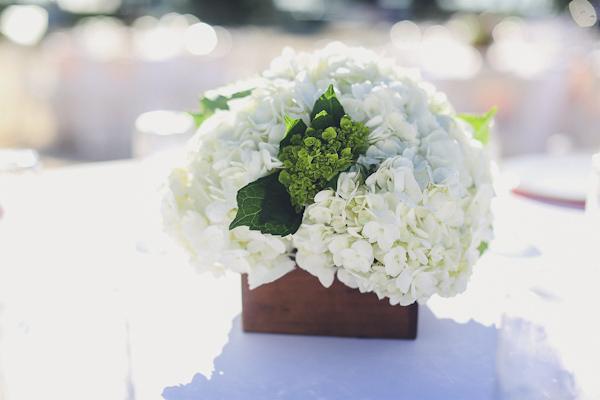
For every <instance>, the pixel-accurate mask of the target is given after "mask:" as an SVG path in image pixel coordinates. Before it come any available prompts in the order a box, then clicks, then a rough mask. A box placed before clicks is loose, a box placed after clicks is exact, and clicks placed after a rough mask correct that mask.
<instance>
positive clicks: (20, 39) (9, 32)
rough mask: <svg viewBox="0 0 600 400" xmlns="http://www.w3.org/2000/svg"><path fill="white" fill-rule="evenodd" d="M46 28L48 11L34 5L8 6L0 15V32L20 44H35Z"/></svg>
mask: <svg viewBox="0 0 600 400" xmlns="http://www.w3.org/2000/svg"><path fill="white" fill-rule="evenodd" d="M47 29H48V12H47V11H46V10H45V9H44V8H42V7H40V6H36V5H12V6H8V7H7V8H6V9H5V10H4V11H3V12H2V15H1V16H0V32H2V34H3V35H5V36H6V37H8V38H9V39H10V40H12V41H13V42H15V43H18V44H21V45H26V46H30V45H35V44H37V43H38V42H39V41H40V40H41V39H42V37H43V36H44V34H45V33H46V30H47Z"/></svg>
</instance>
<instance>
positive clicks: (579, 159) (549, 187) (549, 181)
mask: <svg viewBox="0 0 600 400" xmlns="http://www.w3.org/2000/svg"><path fill="white" fill-rule="evenodd" d="M591 166H592V156H591V155H588V154H585V155H568V156H551V155H527V156H519V157H514V158H510V159H507V160H505V161H503V162H502V163H501V172H502V174H503V175H505V176H506V175H507V174H511V175H514V177H515V178H516V181H517V182H518V183H517V185H516V187H515V188H514V190H513V191H514V192H515V193H517V194H520V195H523V196H528V197H532V198H536V199H538V200H546V201H551V202H559V203H566V204H570V205H573V206H581V207H583V206H584V205H585V198H586V196H587V190H588V184H589V183H588V182H589V177H590V176H589V175H590V171H591Z"/></svg>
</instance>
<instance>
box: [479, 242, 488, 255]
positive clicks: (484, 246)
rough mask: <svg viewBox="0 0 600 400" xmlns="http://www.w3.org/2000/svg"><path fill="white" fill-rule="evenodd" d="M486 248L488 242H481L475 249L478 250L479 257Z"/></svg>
mask: <svg viewBox="0 0 600 400" xmlns="http://www.w3.org/2000/svg"><path fill="white" fill-rule="evenodd" d="M487 248H488V243H487V242H481V244H480V245H479V247H478V248H477V250H479V257H481V255H482V254H483V253H484V252H485V251H486V250H487Z"/></svg>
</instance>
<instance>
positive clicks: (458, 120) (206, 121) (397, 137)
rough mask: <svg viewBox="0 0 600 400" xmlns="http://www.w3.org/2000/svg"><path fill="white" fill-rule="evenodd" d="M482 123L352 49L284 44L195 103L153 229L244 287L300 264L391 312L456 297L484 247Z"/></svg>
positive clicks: (412, 75) (197, 262) (201, 265)
mask: <svg viewBox="0 0 600 400" xmlns="http://www.w3.org/2000/svg"><path fill="white" fill-rule="evenodd" d="M492 115H493V110H492V111H491V112H489V113H488V114H486V115H484V116H473V115H459V114H456V113H455V112H454V111H453V109H452V107H451V105H450V104H449V103H448V101H447V99H446V97H445V95H444V94H442V93H439V92H436V91H435V89H434V88H433V86H431V85H429V84H427V83H425V82H423V81H421V79H420V77H419V76H418V72H416V71H414V70H408V69H402V68H399V67H398V66H396V65H395V64H394V63H393V61H391V60H388V59H384V58H380V57H379V56H377V55H376V54H374V53H373V52H371V51H368V50H365V49H362V48H349V47H346V46H344V45H342V44H340V43H334V44H330V45H328V46H327V47H325V48H324V49H322V50H320V51H316V52H315V53H313V54H307V53H299V54H296V53H295V52H294V51H292V50H291V49H286V50H285V51H284V52H283V54H282V56H280V57H278V58H276V59H275V60H273V62H272V63H271V67H270V69H269V70H267V71H265V72H263V73H262V74H261V75H260V76H259V77H255V78H252V79H249V80H245V81H242V82H238V83H236V84H234V85H231V86H227V87H224V88H221V89H218V90H216V91H213V92H210V93H206V94H205V96H204V98H202V100H201V110H200V113H198V114H196V115H195V117H196V118H197V122H198V123H199V129H198V131H197V134H196V135H195V136H194V138H193V139H192V140H191V141H190V143H189V144H188V146H189V149H188V157H187V160H186V161H185V163H184V164H183V165H182V166H180V167H178V168H175V169H174V170H173V171H172V173H171V174H170V177H169V180H168V184H167V188H166V189H167V190H166V195H165V197H164V201H163V206H162V212H163V216H164V226H165V229H166V231H167V232H168V233H170V234H171V235H172V236H173V237H174V238H175V239H176V240H177V241H178V243H180V244H181V245H182V246H183V247H184V248H185V249H187V251H188V252H189V255H190V259H191V262H192V264H193V265H194V266H195V268H196V269H197V270H198V271H199V272H205V271H212V272H213V273H214V274H215V275H217V276H219V275H222V274H224V273H225V271H227V270H231V271H235V272H239V273H244V274H248V282H249V285H250V288H255V287H257V286H259V285H262V284H265V283H269V282H272V281H274V280H276V279H278V278H280V277H281V276H283V275H285V274H286V273H288V272H289V271H291V270H293V269H294V268H296V266H298V267H300V268H302V269H305V270H306V271H308V272H309V273H311V274H312V275H314V276H316V277H318V279H319V281H320V282H321V283H322V284H323V285H324V286H325V287H329V286H330V285H331V284H332V282H333V280H334V278H335V276H336V274H337V277H338V279H339V280H340V281H341V282H343V283H344V284H346V285H347V286H349V287H352V288H359V289H360V291H361V292H375V293H376V294H377V295H378V296H379V298H389V301H390V303H391V304H400V305H409V304H411V303H413V302H415V301H419V302H424V301H426V300H427V299H428V298H429V297H430V296H432V295H433V294H436V293H437V294H438V295H441V296H446V297H448V296H453V295H455V294H457V293H460V292H462V291H464V290H465V289H466V285H467V282H468V280H469V278H470V276H471V273H472V269H473V265H474V263H475V262H476V261H477V260H478V258H479V257H480V254H481V252H482V251H483V250H485V247H486V245H487V242H488V241H489V240H490V239H491V238H492V230H491V220H492V216H491V212H490V202H491V199H492V197H493V196H494V192H493V188H492V181H491V173H490V163H489V160H488V158H487V156H486V152H485V147H484V142H485V141H486V140H487V134H488V131H487V125H488V123H489V120H490V119H491V117H492Z"/></svg>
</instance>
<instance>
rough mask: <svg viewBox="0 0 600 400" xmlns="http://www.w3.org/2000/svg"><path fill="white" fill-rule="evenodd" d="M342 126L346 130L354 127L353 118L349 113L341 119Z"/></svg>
mask: <svg viewBox="0 0 600 400" xmlns="http://www.w3.org/2000/svg"><path fill="white" fill-rule="evenodd" d="M340 127H341V128H342V129H344V130H349V129H351V128H352V120H351V119H350V116H349V115H344V116H343V117H342V119H341V120H340Z"/></svg>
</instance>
